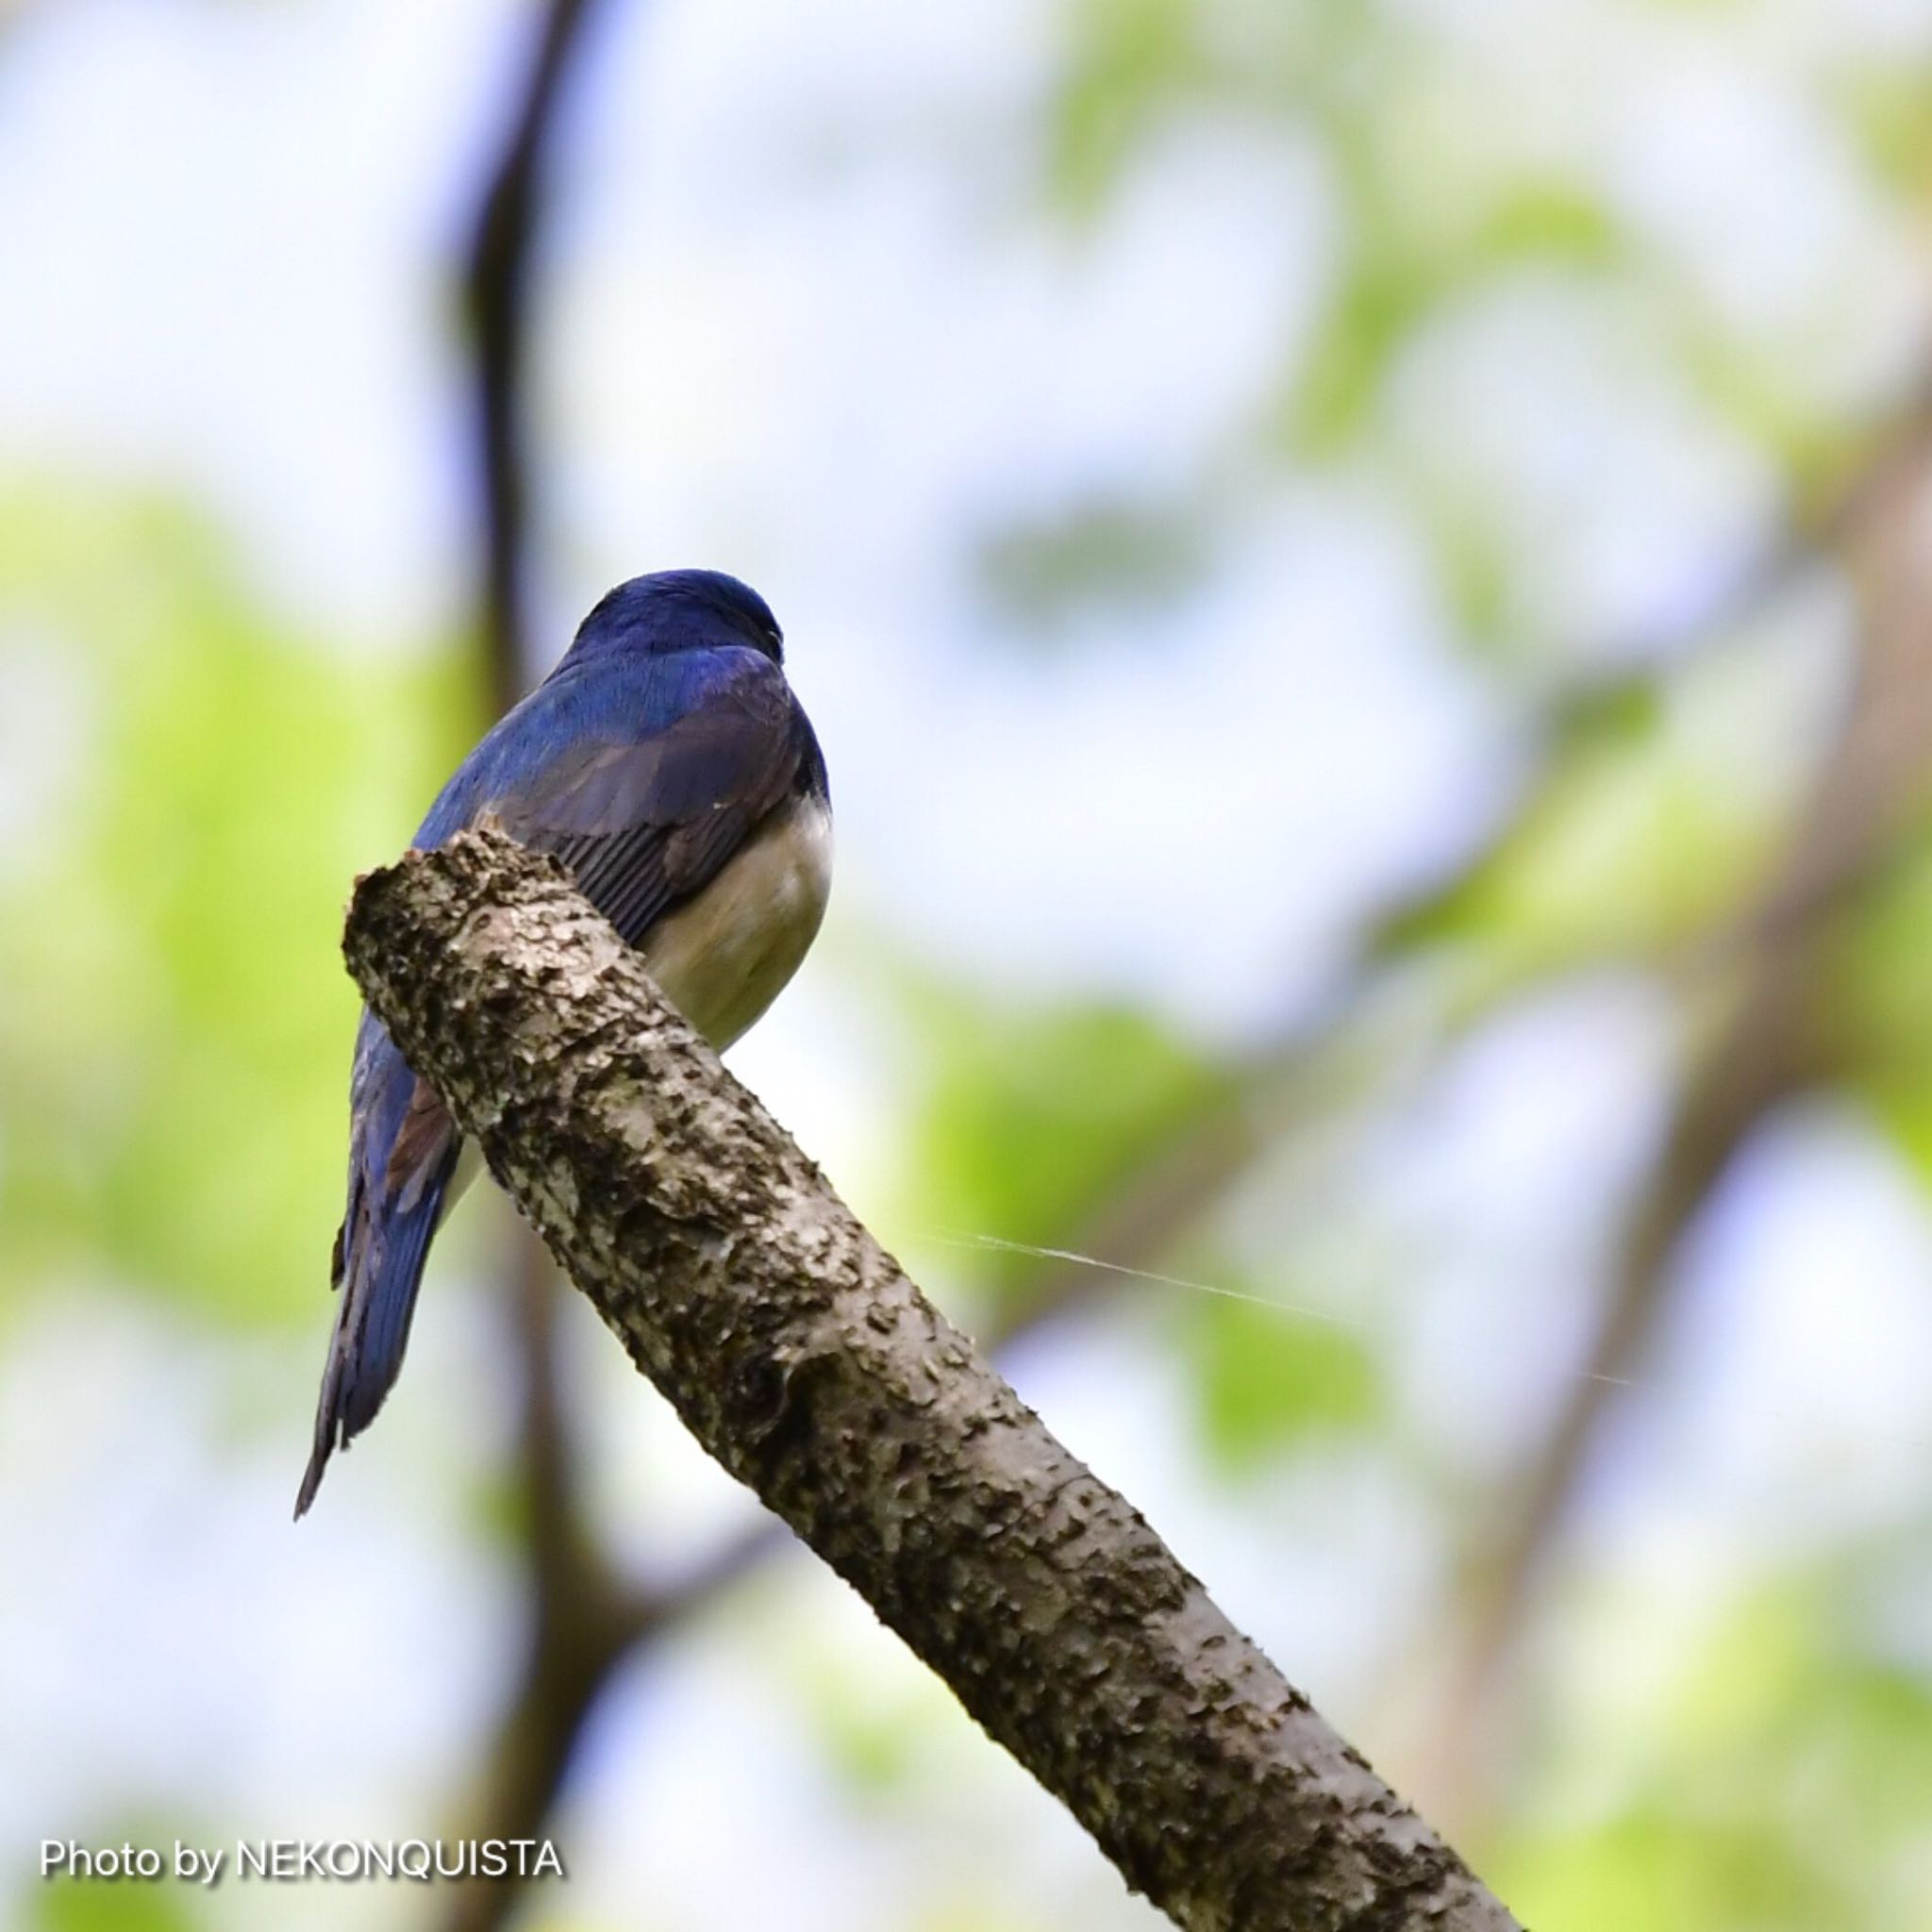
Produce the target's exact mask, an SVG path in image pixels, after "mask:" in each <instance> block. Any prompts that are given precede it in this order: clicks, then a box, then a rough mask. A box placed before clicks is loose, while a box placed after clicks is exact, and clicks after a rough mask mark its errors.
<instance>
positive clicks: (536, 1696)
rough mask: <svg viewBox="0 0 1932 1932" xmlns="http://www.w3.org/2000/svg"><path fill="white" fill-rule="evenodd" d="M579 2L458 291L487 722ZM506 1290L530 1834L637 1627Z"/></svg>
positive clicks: (522, 103) (525, 668) (493, 181)
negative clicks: (519, 1515) (525, 1619)
mask: <svg viewBox="0 0 1932 1932" xmlns="http://www.w3.org/2000/svg"><path fill="white" fill-rule="evenodd" d="M593 10H594V8H593V0H550V4H549V5H548V6H547V7H545V8H544V9H543V12H542V15H541V20H540V21H539V22H538V23H537V42H536V47H535V50H534V52H533V54H532V57H531V59H530V63H529V66H528V68H527V70H526V72H525V77H524V82H523V86H522V90H521V92H520V94H519V96H518V99H517V103H516V107H515V109H514V111H513V114H512V116H511V119H510V121H509V124H508V130H507V133H506V135H505V138H504V142H503V145H502V148H501V151H500V152H499V154H498V155H497V157H496V158H495V161H494V163H493V165H492V167H491V173H490V176H489V181H488V185H487V187H486V188H485V190H484V192H483V193H482V196H481V198H480V201H479V205H478V211H477V216H476V221H475V230H474V233H473V237H472V241H471V246H470V250H469V255H468V258H467V260H466V262H465V264H464V270H463V279H462V294H463V304H464V308H465V312H466V316H467V319H468V322H469V325H470V331H471V340H472V342H473V344H474V351H475V435H476V451H477V464H478V469H479V471H480V475H481V483H482V492H481V493H482V504H481V510H482V542H481V545H480V567H479V571H478V578H479V582H478V593H477V607H478V614H479V619H480V622H481V625H482V633H483V642H484V648H485V652H486V654H487V663H488V667H489V676H490V690H491V699H492V701H493V706H494V709H495V710H496V711H497V712H498V713H499V714H501V713H502V712H504V711H507V710H508V708H510V707H511V706H512V705H514V704H515V703H516V702H517V700H518V699H519V698H521V697H522V696H523V694H524V690H525V682H526V680H527V677H528V675H529V667H530V649H529V640H528V635H527V625H528V610H527V600H528V590H529V575H530V541H529V525H530V514H529V511H530V495H531V486H530V462H529V454H528V447H527V436H528V428H527V424H526V422H525V413H526V409H527V397H526V391H527V381H526V377H527V370H528V361H529V355H528V344H529V337H530V315H531V308H532V290H533V281H534V276H535V272H536V263H537V258H538V255H539V251H540V244H541V229H542V224H543V218H544V215H545V212H546V208H547V197H546V193H545V189H546V181H547V175H548V163H549V158H550V153H551V149H552V145H553V142H554V140H555V134H556V129H557V126H558V120H559V109H560V107H561V104H562V102H563V100H564V98H565V95H566V92H567V83H568V79H569V74H570V70H571V65H572V61H573V59H574V58H575V56H576V54H577V53H578V51H579V49H580V48H581V46H582V44H583V41H584V30H585V27H586V25H588V23H589V22H590V19H591V14H592V12H593ZM512 1241H513V1245H512V1248H511V1254H512V1257H513V1258H512V1260H511V1263H510V1268H509V1274H508V1285H509V1290H510V1296H511V1302H512V1307H513V1312H514V1316H515V1326H516V1331H517V1336H518V1341H519V1350H518V1353H519V1358H520V1366H521V1369H522V1373H523V1378H524V1396H523V1402H524V1408H523V1415H522V1418H521V1423H520V1428H519V1438H518V1441H519V1461H520V1468H521V1481H520V1490H521V1495H520V1507H521V1508H522V1511H523V1530H524V1548H525V1551H526V1552H527V1554H528V1559H529V1586H528V1587H529V1613H528V1614H529V1630H528V1636H527V1640H526V1647H525V1658H524V1662H523V1665H522V1668H521V1673H520V1675H519V1679H518V1682H517V1684H516V1686H515V1687H514V1689H513V1690H512V1691H511V1693H510V1695H509V1696H508V1699H507V1700H506V1707H505V1710H504V1714H503V1717H502V1719H501V1721H500V1723H499V1725H498V1728H497V1731H496V1734H495V1736H494V1738H493V1740H492V1741H491V1745H490V1748H489V1751H488V1754H487V1757H486V1759H485V1764H484V1768H483V1771H482V1774H481V1777H480V1780H479V1784H480V1790H479V1793H478V1796H477V1798H476V1800H475V1805H476V1814H475V1815H476V1823H475V1835H476V1836H478V1837H484V1838H518V1837H527V1836H530V1835H532V1833H533V1831H534V1829H535V1827H536V1825H537V1824H539V1823H541V1820H542V1819H543V1818H544V1817H545V1816H546V1814H547V1813H548V1811H549V1809H550V1807H551V1805H552V1803H553V1801H554V1799H555V1797H556V1793H557V1790H558V1784H559V1782H560V1781H561V1778H562V1775H563V1768H564V1765H565V1764H566V1763H567V1762H568V1758H569V1754H570V1750H571V1747H572V1745H573V1744H574V1742H575V1738H576V1736H577V1733H578V1731H579V1729H580V1728H581V1723H582V1717H583V1713H584V1712H585V1711H586V1710H587V1709H588V1708H589V1707H590V1706H591V1702H592V1701H593V1700H594V1698H595V1696H596V1694H597V1691H598V1690H599V1689H600V1688H601V1687H602V1685H603V1684H604V1682H605V1681H606V1679H607V1678H608V1675H609V1673H610V1672H611V1670H612V1669H613V1668H614V1666H615V1664H616V1661H617V1659H618V1658H619V1657H622V1656H623V1655H624V1654H625V1651H626V1650H627V1649H628V1648H629V1646H630V1644H631V1642H632V1641H633V1640H634V1638H635V1636H636V1635H637V1633H638V1631H639V1630H640V1629H641V1628H643V1627H646V1624H645V1622H644V1620H643V1618H642V1616H641V1607H639V1606H638V1605H636V1604H634V1603H632V1602H631V1601H629V1599H628V1598H627V1596H626V1594H625V1590H624V1588H623V1586H622V1584H621V1582H620V1580H619V1578H618V1577H617V1576H616V1574H614V1572H613V1571H612V1569H611V1567H610V1565H609V1564H608V1561H607V1560H606V1559H605V1557H603V1554H602V1553H601V1551H599V1550H598V1548H597V1547H596V1544H595V1542H594V1541H593V1539H592V1538H591V1534H590V1531H589V1529H588V1527H587V1525H586V1524H585V1522H584V1516H583V1510H582V1507H581V1505H580V1503H579V1500H578V1497H577V1493H576V1483H575V1474H574V1470H573V1466H572V1448H571V1440H570V1432H569V1425H568V1418H567V1417H566V1416H565V1414H564V1412H563V1398H562V1392H561V1390H560V1388H559V1385H558V1360H557V1356H558V1314H559V1307H558V1303H559V1295H558V1287H557V1283H556V1281H555V1279H554V1271H553V1270H552V1267H551V1264H550V1261H549V1257H547V1256H546V1255H545V1254H544V1252H543V1249H542V1246H541V1243H540V1242H539V1241H537V1240H536V1239H535V1237H534V1236H532V1235H531V1234H530V1232H529V1230H528V1229H527V1228H526V1227H525V1225H524V1224H523V1223H522V1222H521V1221H518V1222H517V1223H516V1224H515V1225H514V1228H513V1232H512ZM515 1898H516V1888H514V1887H510V1886H508V1885H493V1884H491V1883H489V1882H488V1881H484V1880H474V1881H470V1882H468V1883H466V1884H462V1885H459V1886H458V1887H456V1888H455V1889H454V1890H452V1891H451V1893H450V1894H449V1905H448V1912H447V1918H446V1923H447V1924H449V1925H450V1926H451V1927H452V1928H453V1932H488V1928H490V1927H492V1926H495V1925H498V1924H502V1923H504V1920H505V1918H506V1917H507V1915H508V1912H509V1910H510V1909H511V1907H513V1905H514V1903H515Z"/></svg>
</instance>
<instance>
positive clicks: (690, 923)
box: [643, 798, 832, 1052]
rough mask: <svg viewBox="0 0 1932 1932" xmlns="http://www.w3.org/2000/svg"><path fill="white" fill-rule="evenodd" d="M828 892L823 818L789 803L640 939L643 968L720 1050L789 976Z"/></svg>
mask: <svg viewBox="0 0 1932 1932" xmlns="http://www.w3.org/2000/svg"><path fill="white" fill-rule="evenodd" d="M831 888H832V814H831V812H830V811H829V810H828V809H827V808H826V807H825V806H824V803H823V802H822V801H820V800H816V799H808V798H800V799H794V800H793V801H792V802H791V804H790V805H788V806H783V807H781V808H779V809H778V810H777V811H775V812H774V813H773V815H772V816H771V817H770V818H769V819H767V820H766V821H765V823H764V824H763V825H762V826H761V827H760V828H759V829H758V832H757V833H756V834H755V835H754V836H753V838H752V839H751V841H750V842H749V843H748V844H746V845H744V846H742V847H741V848H740V849H739V851H737V852H736V853H734V854H733V855H732V857H731V858H730V859H729V861H728V862H727V863H726V864H725V867H724V871H723V872H721V873H720V874H718V876H717V877H716V878H714V879H713V880H712V881H711V883H710V884H709V885H708V886H707V887H706V888H705V889H704V891H702V892H700V893H699V894H698V896H697V897H696V898H695V899H692V900H691V901H689V902H688V903H687V904H685V905H683V906H680V907H679V908H677V910H676V911H675V912H670V913H667V914H666V915H665V916H664V917H663V918H662V919H660V920H659V921H658V923H657V924H656V925H654V926H653V927H652V928H651V930H650V931H649V932H648V933H646V934H645V935H644V944H643V959H644V966H645V969H646V970H647V971H648V972H649V974H650V975H651V977H652V978H653V979H655V980H656V981H657V982H658V985H659V986H661V987H662V988H663V989H664V993H665V996H666V998H668V999H669V1000H670V1002H671V1004H672V1005H673V1006H674V1007H675V1008H677V1010H678V1011H679V1012H680V1013H682V1014H683V1015H684V1017H685V1018H686V1019H687V1020H689V1021H690V1022H691V1024H692V1025H693V1026H695V1027H696V1028H697V1029H698V1031H699V1032H700V1033H702V1034H703V1035H704V1036H705V1038H706V1039H707V1040H708V1041H710V1042H711V1044H712V1045H713V1046H715V1047H717V1048H718V1049H719V1050H720V1051H721V1052H722V1051H723V1050H724V1048H725V1047H727V1046H729V1045H730V1044H731V1042H732V1041H734V1040H736V1039H737V1038H738V1037H739V1035H740V1034H741V1033H743V1032H744V1031H745V1029H746V1028H747V1027H749V1026H750V1025H751V1024H752V1023H753V1022H754V1021H755V1020H757V1019H758V1016H759V1015H760V1014H761V1013H763V1011H764V1010H765V1008H767V1007H769V1006H770V1005H771V1004H772V1002H773V1001H774V999H776V998H777V997H778V994H779V993H780V992H781V991H783V990H784V987H785V984H786V982H787V981H788V980H789V979H790V978H791V975H792V974H794V973H796V972H797V971H798V966H799V961H800V960H802V959H803V958H805V956H806V953H807V951H808V948H809V947H810V945H811V942H812V941H813V940H814V939H815V938H816V937H817V936H818V929H819V922H820V921H821V920H822V919H823V918H824V916H825V900H826V898H827V896H828V895H829V894H830V891H831Z"/></svg>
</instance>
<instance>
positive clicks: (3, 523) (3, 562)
mask: <svg viewBox="0 0 1932 1932" xmlns="http://www.w3.org/2000/svg"><path fill="white" fill-rule="evenodd" d="M49 659H51V660H52V661H54V662H57V663H58V664H60V665H62V666H65V667H67V668H68V669H70V670H71V671H72V672H73V673H74V675H75V676H76V678H77V679H78V682H79V686H80V693H81V702H82V705H83V708H84V712H85V717H86V731H85V740H86V744H85V755H84V756H83V757H81V758H78V759H77V760H76V761H75V767H76V768H75V770H74V771H73V772H72V773H71V774H67V776H66V778H65V779H63V780H62V782H61V784H60V785H59V787H58V791H59V794H60V802H59V809H58V815H57V814H54V813H51V812H50V813H49V814H48V815H47V817H46V819H45V821H44V823H43V824H42V825H41V826H39V827H37V831H36V836H35V838H34V840H33V841H32V844H31V845H30V846H29V847H28V848H26V849H25V851H23V852H21V853H19V854H17V855H14V857H15V858H16V861H17V862H16V863H14V864H13V865H12V866H10V867H9V868H8V869H7V870H6V871H5V872H4V873H0V975H4V978H5V981H6V984H7V986H8V1000H7V1002H6V1005H5V1008H4V1010H0V1222H4V1231H0V1289H4V1290H8V1291H20V1290H22V1289H23V1288H25V1287H30V1286H31V1285H32V1284H33V1283H34V1282H36V1281H38V1280H46V1279H50V1278H55V1277H57V1276H58V1275H62V1274H74V1273H82V1274H97V1273H101V1272H106V1273H108V1274H112V1275H114V1276H117V1277H119V1278H121V1279H123V1280H125V1281H126V1282H128V1283H130V1284H134V1285H142V1286H147V1287H151V1288H153V1289H156V1290H159V1291H164V1292H167V1293H169V1294H172V1295H176V1296H180V1297H183V1298H185V1299H187V1300H190V1301H193V1302H195V1303H198V1304H200V1305H201V1306H202V1307H204V1308H206V1309H208V1310H211V1311H215V1312H218V1313H220V1314H222V1315H225V1316H227V1317H248V1318H257V1319H275V1318H278V1317H281V1316H284V1315H286V1314H287V1313H288V1312H289V1311H291V1309H301V1310H303V1311H305V1312H312V1309H313V1307H314V1297H315V1296H316V1294H317V1293H318V1292H319V1291H320V1288H321V1285H322V1284H323V1282H324V1281H325V1266H326V1257H327V1252H328V1242H329V1238H330V1234H331V1232H332V1227H333V1222H334V1219H335V1217H336V1214H337V1211H338V1203H337V1200H336V1196H337V1194H338V1191H339V1189H340V1185H341V1167H342V1161H343V1152H342V1135H343V1120H344V1114H345V1108H346V1100H345V1094H346V1086H347V1077H348V1056H349V1048H350V1041H351V1038H352V1035H353V1030H354V1024H355V1015H356V1009H357V999H356V994H355V991H354V988H353V987H352V986H351V984H350V982H349V980H348V978H347V976H346V974H345V973H344V971H343V968H342V965H341V957H340V953H339V950H338V948H339V940H340V927H341V910H342V907H343V905H344V903H345V901H346V898H347V894H348V890H349V887H350V884H351V882H352V881H353V878H354V876H355V874H356V873H357V872H358V870H363V869H366V868H367V867H368V866H370V865H371V864H374V863H378V862H380V861H382V860H383V859H385V858H390V857H392V856H393V855H394V853H395V852H396V851H397V850H398V849H399V848H400V846H401V845H402V844H403V842H404V841H406V839H407V837H408V832H409V830H410V829H411V828H412V827H413V825H414V824H415V822H416V820H417V818H418V817H419V816H420V814H421V812H422V809H423V808H424V806H425V804H426V802H427V800H428V798H429V797H430V796H431V795H432V793H433V792H434V790H435V787H436V785H437V784H438V783H439V782H440V779H441V774H442V773H443V772H444V771H446V769H447V767H448V765H449V763H451V762H453V761H454V758H455V757H456V756H457V754H458V749H459V747H460V745H461V744H462V742H463V741H465V740H466V739H467V738H468V737H469V736H470V735H472V734H473V733H474V730H475V726H476V724H477V722H478V718H477V712H476V708H475V699H474V697H473V696H472V695H471V691H470V686H469V680H468V679H467V678H466V677H464V676H463V675H461V674H460V673H459V672H458V668H457V666H456V663H455V660H454V658H453V657H452V656H451V655H450V654H448V653H444V654H441V655H440V656H439V657H438V658H435V659H434V660H432V661H428V662H425V661H422V660H420V659H418V660H413V661H405V662H402V663H397V662H393V661H388V660H385V659H383V658H377V657H375V656H374V655H373V654H371V653H368V652H357V653H354V654H351V653H348V652H344V651H341V650H335V651H330V650H327V649H325V648H323V647H322V646H321V645H320V643H319V642H318V641H316V640H313V639H310V638H307V637H302V636H299V635H291V634H290V631H289V627H288V626H287V625H286V624H283V623H279V622H278V621H277V620H275V619H274V618H272V617H271V616H270V615H269V614H268V613H266V612H265V611H263V610H261V609H260V608H258V607H257V606H256V605H255V604H254V602H253V601H252V600H251V599H250V597H249V596H248V595H247V593H246V592H245V591H244V590H243V588H242V585H241V583H240V582H239V580H238V579H237V578H236V576H235V575H233V573H232V572H231V570H230V569H229V568H228V566H227V563H226V561H225V558H224V557H223V555H222V553H221V551H220V549H219V547H218V546H217V545H216V544H215V543H214V541H212V540H211V538H210V537H209V535H208V532H207V530H206V529H205V528H204V527H203V526H202V525H199V524H198V523H196V522H195V520H194V519H193V518H192V517H191V516H189V515H188V514H186V513H185V512H183V511H181V510H179V509H176V508H174V507H172V506H170V505H167V504H165V503H158V502H136V503H127V502H91V501H88V500H85V499H79V500H77V499H75V498H73V497H71V496H66V495H60V494H57V493H54V492H51V491H43V492H37V491H30V490H25V489H22V490H17V491H13V492H12V493H10V494H8V495H7V496H6V497H4V498H0V679H8V678H9V677H19V676H25V675H30V673H31V669H32V666H33V665H34V664H35V663H36V662H37V661H38V662H45V661H47V660H49Z"/></svg>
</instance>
